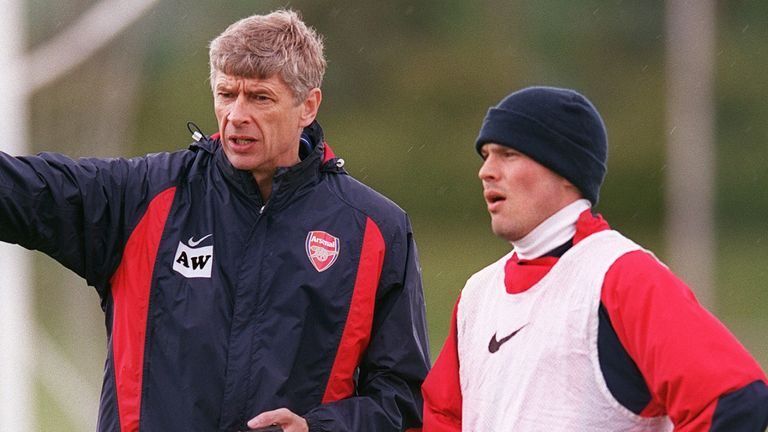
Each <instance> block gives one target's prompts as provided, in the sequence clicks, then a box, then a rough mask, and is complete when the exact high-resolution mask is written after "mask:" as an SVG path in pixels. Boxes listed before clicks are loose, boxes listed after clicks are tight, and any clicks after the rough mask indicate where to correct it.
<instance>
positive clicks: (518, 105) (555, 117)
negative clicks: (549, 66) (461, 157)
mask: <svg viewBox="0 0 768 432" xmlns="http://www.w3.org/2000/svg"><path fill="white" fill-rule="evenodd" d="M487 143H496V144H500V145H503V146H507V147H511V148H513V149H515V150H517V151H519V152H520V153H523V154H525V155H526V156H528V157H530V158H531V159H533V160H535V161H536V162H538V163H540V164H541V165H544V166H545V167H547V168H549V169H550V170H552V171H554V172H555V173H557V174H559V175H561V176H562V177H563V178H565V179H566V180H568V181H570V182H571V183H572V184H573V185H574V186H576V187H577V188H578V189H579V190H580V191H581V193H582V194H583V195H584V198H586V199H588V200H589V201H590V202H591V203H592V206H595V205H596V204H597V201H598V198H599V196H600V185H601V184H602V183H603V179H604V178H605V171H606V161H607V158H608V139H607V136H606V132H605V125H604V124H603V119H602V118H600V114H598V112H597V109H595V107H594V106H593V105H592V103H591V102H589V100H587V98H585V97H584V96H582V95H581V94H579V93H578V92H576V91H574V90H570V89H563V88H555V87H528V88H524V89H522V90H519V91H516V92H514V93H512V94H510V95H509V96H507V97H505V98H504V99H502V101H501V102H499V104H498V105H496V106H495V107H492V108H491V109H489V110H488V114H486V116H485V120H483V126H482V127H481V128H480V135H479V136H478V137H477V141H476V143H475V149H476V150H477V152H478V153H480V148H481V147H482V146H483V144H487Z"/></svg>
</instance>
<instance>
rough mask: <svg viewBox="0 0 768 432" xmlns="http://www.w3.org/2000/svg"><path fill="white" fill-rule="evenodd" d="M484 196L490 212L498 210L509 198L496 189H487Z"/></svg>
mask: <svg viewBox="0 0 768 432" xmlns="http://www.w3.org/2000/svg"><path fill="white" fill-rule="evenodd" d="M483 198H485V203H486V205H487V206H488V211H489V212H490V213H495V212H497V211H498V210H499V208H500V207H501V206H502V204H503V203H504V201H506V199H507V198H506V197H505V196H504V194H502V193H501V192H499V191H495V190H486V191H485V192H483Z"/></svg>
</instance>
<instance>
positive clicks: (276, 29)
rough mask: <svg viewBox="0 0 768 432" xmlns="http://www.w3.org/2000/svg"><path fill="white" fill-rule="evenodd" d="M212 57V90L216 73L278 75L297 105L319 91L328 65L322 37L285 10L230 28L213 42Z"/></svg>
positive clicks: (250, 76) (292, 12)
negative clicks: (316, 90) (315, 91)
mask: <svg viewBox="0 0 768 432" xmlns="http://www.w3.org/2000/svg"><path fill="white" fill-rule="evenodd" d="M209 57H210V66H211V76H210V78H211V85H212V86H213V84H214V79H215V76H216V72H223V73H225V74H227V75H233V76H238V77H243V78H260V79H264V78H269V77H271V76H273V75H275V74H279V76H280V77H281V78H282V79H283V81H285V83H286V84H287V85H288V87H289V88H290V89H291V90H292V91H293V94H294V97H295V99H296V102H297V103H300V102H301V101H303V100H304V99H305V98H306V97H307V95H308V94H309V91H310V90H312V89H313V88H316V87H317V88H319V87H320V85H321V84H322V82H323V75H324V74H325V65H326V61H325V56H324V54H323V39H322V36H320V35H318V34H317V33H316V32H315V30H314V29H312V28H311V27H307V26H306V24H304V22H303V21H302V20H301V18H300V17H299V15H298V14H297V13H296V12H294V11H292V10H286V9H280V10H277V11H275V12H272V13H270V14H268V15H252V16H250V17H248V18H243V19H241V20H240V21H237V22H235V23H234V24H232V25H230V26H229V27H228V28H227V29H226V30H224V32H223V33H221V34H220V35H219V36H217V37H216V39H214V40H212V41H211V43H210V51H209Z"/></svg>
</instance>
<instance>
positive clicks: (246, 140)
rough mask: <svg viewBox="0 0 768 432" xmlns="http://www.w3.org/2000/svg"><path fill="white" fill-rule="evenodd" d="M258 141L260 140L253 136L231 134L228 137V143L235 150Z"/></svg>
mask: <svg viewBox="0 0 768 432" xmlns="http://www.w3.org/2000/svg"><path fill="white" fill-rule="evenodd" d="M257 142H258V140H257V139H256V138H254V137H252V136H246V135H230V136H228V137H227V143H228V144H229V146H230V147H231V148H232V149H233V150H245V149H247V148H249V147H251V146H252V145H254V144H255V143H257Z"/></svg>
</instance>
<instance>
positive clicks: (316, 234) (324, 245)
mask: <svg viewBox="0 0 768 432" xmlns="http://www.w3.org/2000/svg"><path fill="white" fill-rule="evenodd" d="M339 246H340V244H339V239H338V238H336V237H334V236H332V235H330V234H328V233H327V232H325V231H310V232H309V233H307V241H306V244H305V248H306V249H307V257H308V258H309V262H311V263H312V266H314V267H315V270H317V271H319V272H323V271H326V270H328V269H329V268H330V267H331V266H332V265H333V263H335V262H336V258H338V256H339Z"/></svg>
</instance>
